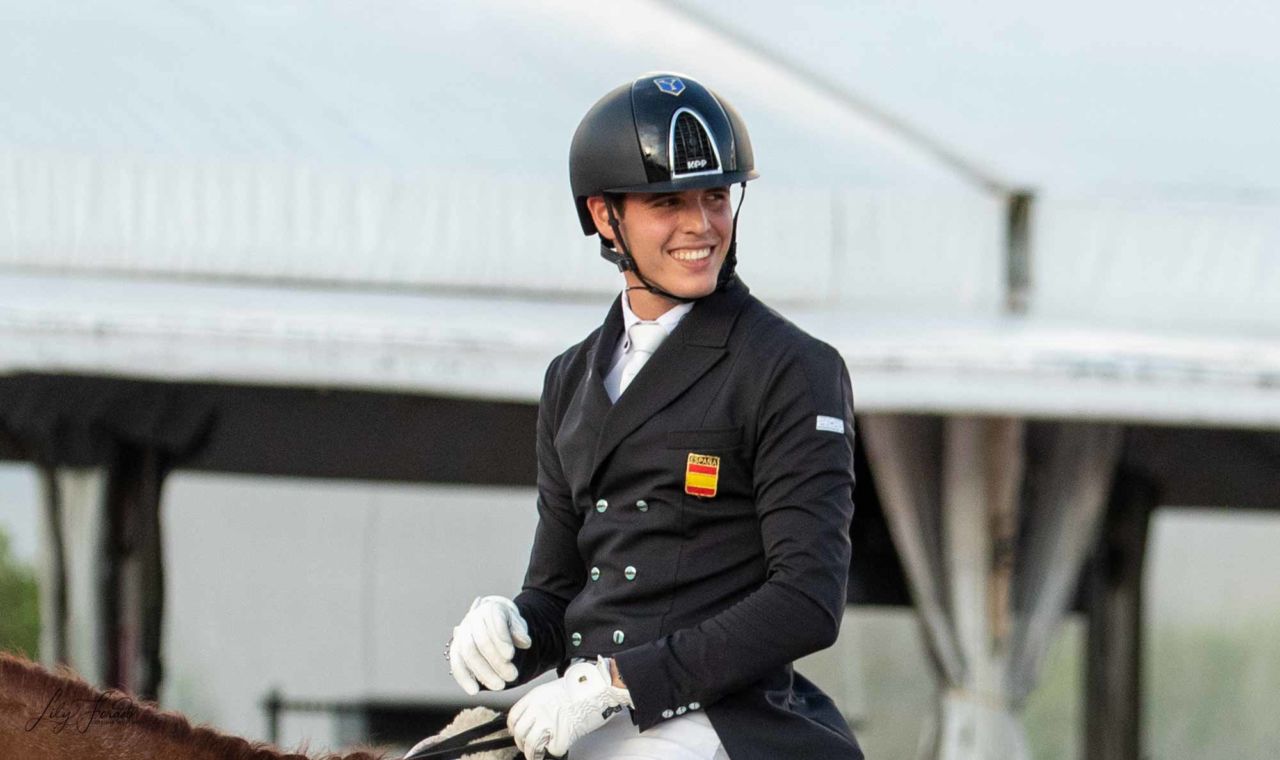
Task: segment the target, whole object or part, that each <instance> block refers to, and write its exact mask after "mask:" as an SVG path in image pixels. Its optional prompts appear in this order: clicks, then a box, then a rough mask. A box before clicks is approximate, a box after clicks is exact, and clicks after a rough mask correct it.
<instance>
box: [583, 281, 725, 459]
mask: <svg viewBox="0 0 1280 760" xmlns="http://www.w3.org/2000/svg"><path fill="white" fill-rule="evenodd" d="M749 292H750V291H749V290H748V288H747V286H746V284H745V283H743V282H741V281H740V280H738V279H736V278H735V279H734V280H732V281H730V283H729V284H728V285H727V286H726V287H725V288H724V289H723V290H718V291H716V292H715V293H712V294H711V295H709V296H707V297H705V298H702V299H700V300H699V301H698V302H697V305H696V306H694V308H693V310H692V311H690V312H689V313H688V314H686V315H685V317H684V319H682V320H680V324H679V325H678V326H677V327H676V329H675V331H674V332H673V333H671V336H670V337H668V338H667V340H665V341H663V342H662V345H660V346H659V347H658V350H657V351H655V352H654V354H653V358H651V359H650V360H649V361H648V363H647V364H645V366H644V369H643V370H641V372H640V374H639V375H637V376H636V378H635V380H633V381H632V383H631V385H630V387H628V388H627V391H626V392H625V393H623V394H622V395H621V396H619V397H618V401H617V403H615V404H613V405H612V406H609V399H608V396H607V395H606V394H605V391H604V376H605V373H607V372H608V370H609V368H608V366H607V364H608V362H609V360H610V359H611V358H612V356H613V348H614V346H616V345H617V344H618V340H619V339H620V338H621V337H622V305H621V296H619V298H618V299H615V301H614V303H613V306H612V308H610V310H609V314H608V315H607V316H606V317H605V322H604V325H603V326H602V328H601V330H600V332H599V333H598V338H597V341H596V345H595V346H593V347H592V351H593V356H592V367H593V369H594V371H593V373H592V374H593V377H591V378H590V382H591V384H592V386H593V387H591V388H590V389H589V394H590V408H589V409H588V410H585V411H587V413H588V414H590V413H592V412H594V413H596V414H601V413H602V414H603V416H604V421H603V425H602V426H601V429H600V434H599V438H598V439H597V442H596V450H595V457H594V458H593V461H592V479H593V480H594V478H595V476H596V474H598V472H599V468H600V466H601V465H602V464H603V463H604V461H605V460H606V459H607V458H608V456H609V455H610V454H611V453H613V450H614V449H616V448H617V446H618V444H619V443H621V442H622V440H623V439H624V438H626V436H627V435H629V434H630V433H631V432H632V431H634V430H635V429H636V428H638V427H640V426H641V425H642V424H644V423H645V422H646V421H647V420H649V419H650V418H652V417H653V416H654V415H656V414H657V413H658V412H659V411H661V410H662V409H663V408H664V407H666V406H668V405H669V404H671V402H673V401H675V400H676V399H677V398H679V397H680V395H681V394H683V393H684V392H685V391H686V390H688V389H689V387H690V386H692V385H693V384H694V383H695V382H697V381H698V379H699V378H701V377H702V376H703V375H704V374H706V373H707V372H708V371H709V370H710V369H711V368H712V367H713V366H715V364H716V363H717V362H719V361H720V359H721V358H722V357H723V356H724V355H725V353H726V352H727V351H726V348H725V347H726V346H727V345H728V343H729V335H730V333H731V332H732V331H733V326H734V323H735V322H736V321H737V319H738V315H739V314H740V313H741V311H742V307H743V306H744V305H745V304H746V303H747V299H748V294H749ZM602 402H603V403H602Z"/></svg>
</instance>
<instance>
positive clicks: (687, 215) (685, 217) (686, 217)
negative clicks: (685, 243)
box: [680, 200, 711, 232]
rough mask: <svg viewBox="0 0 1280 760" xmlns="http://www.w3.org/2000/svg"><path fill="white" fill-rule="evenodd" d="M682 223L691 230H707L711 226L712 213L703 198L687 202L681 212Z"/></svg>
mask: <svg viewBox="0 0 1280 760" xmlns="http://www.w3.org/2000/svg"><path fill="white" fill-rule="evenodd" d="M680 223H681V225H682V226H683V227H684V228H685V229H686V230H688V231H690V232H706V231H707V230H708V229H710V228H711V214H710V212H709V211H708V210H707V205H706V203H705V202H703V201H702V200H696V201H693V202H691V203H686V204H685V205H684V208H683V210H682V212H681V214H680Z"/></svg>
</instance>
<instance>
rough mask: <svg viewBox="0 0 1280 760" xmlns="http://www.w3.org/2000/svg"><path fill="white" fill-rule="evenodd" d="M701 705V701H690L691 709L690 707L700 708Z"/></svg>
mask: <svg viewBox="0 0 1280 760" xmlns="http://www.w3.org/2000/svg"><path fill="white" fill-rule="evenodd" d="M700 707H702V703H701V702H690V703H689V709H690V710H697V709H698V708H700Z"/></svg>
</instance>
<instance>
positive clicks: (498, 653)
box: [449, 596, 533, 697]
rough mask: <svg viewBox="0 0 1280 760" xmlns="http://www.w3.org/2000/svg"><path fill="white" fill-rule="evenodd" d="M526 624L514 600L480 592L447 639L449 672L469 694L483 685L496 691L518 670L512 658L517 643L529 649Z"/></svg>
mask: <svg viewBox="0 0 1280 760" xmlns="http://www.w3.org/2000/svg"><path fill="white" fill-rule="evenodd" d="M532 645H533V640H532V639H530V638H529V625H528V623H526V622H525V621H524V618H523V617H521V616H520V610H518V609H517V608H516V605H515V603H513V602H512V601H511V600H510V599H507V598H506V597H502V596H482V597H478V598H476V600H475V601H474V602H472V603H471V609H470V611H468V612H467V614H466V616H465V617H464V618H462V622H461V623H458V625H457V626H456V627H454V629H453V638H452V639H450V640H449V672H450V673H451V674H452V675H453V680H455V681H457V682H458V685H459V686H461V687H462V690H463V691H465V692H466V693H467V694H470V695H471V696H473V697H474V696H475V695H477V694H479V693H480V685H479V684H478V683H476V682H477V681H479V683H482V684H484V685H485V687H486V688H489V689H492V690H493V691H499V690H501V689H505V688H507V682H508V681H514V680H516V676H517V675H519V673H518V672H517V670H516V666H515V664H514V663H513V662H512V658H513V657H515V654H516V649H515V648H516V647H519V648H521V649H528V648H529V647H530V646H532Z"/></svg>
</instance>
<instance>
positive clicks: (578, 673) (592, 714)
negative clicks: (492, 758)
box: [507, 657, 633, 760]
mask: <svg viewBox="0 0 1280 760" xmlns="http://www.w3.org/2000/svg"><path fill="white" fill-rule="evenodd" d="M632 706H633V705H632V703H631V692H630V691H628V690H626V689H620V688H618V687H616V686H614V685H613V677H612V676H611V675H610V673H609V660H607V659H605V658H604V657H601V658H599V659H598V660H597V661H596V662H579V663H577V664H574V665H570V666H569V668H568V669H567V670H565V672H564V675H563V676H561V677H560V678H559V679H557V680H555V681H552V682H551V683H546V684H543V685H541V686H539V687H537V688H536V689H533V690H531V691H530V692H529V693H528V694H526V695H524V697H523V698H521V700H520V701H519V702H516V703H515V705H514V706H513V707H512V708H511V712H509V713H507V728H508V729H509V730H510V731H511V735H512V736H513V737H514V738H515V740H516V747H517V748H518V749H519V750H520V751H521V752H523V753H524V756H525V757H526V758H527V759H528V760H542V758H543V757H545V756H546V755H547V754H549V755H553V756H558V757H563V756H564V755H565V753H567V752H568V751H569V747H570V746H572V745H573V743H574V742H576V741H577V740H579V739H581V738H582V737H584V736H586V735H587V734H589V733H591V732H592V731H594V730H596V729H597V728H600V727H601V726H603V725H604V724H605V721H607V720H609V719H610V718H612V717H613V716H614V715H616V714H618V713H620V712H622V708H623V707H632ZM544 753H546V754H544Z"/></svg>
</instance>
